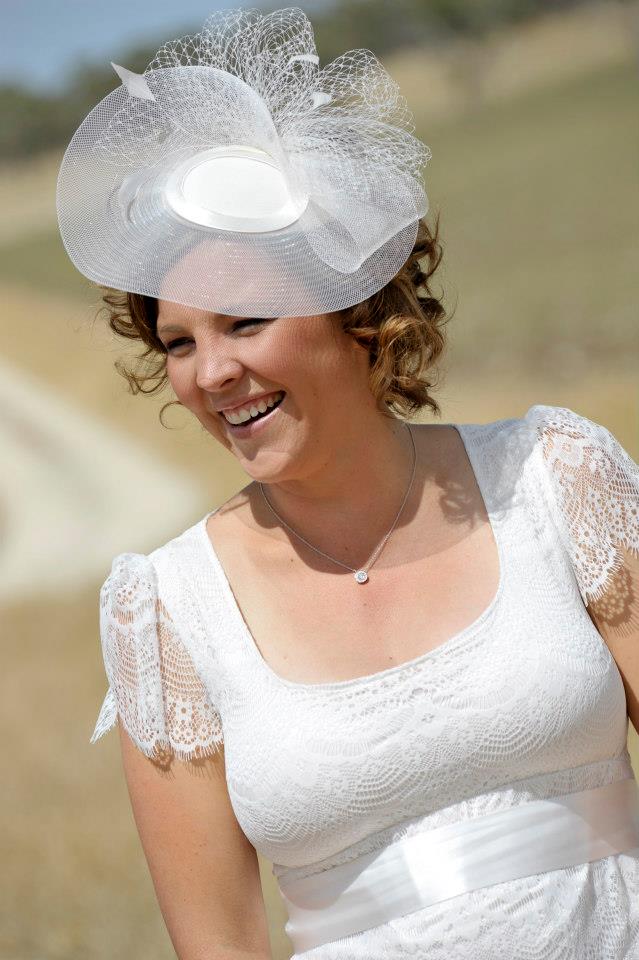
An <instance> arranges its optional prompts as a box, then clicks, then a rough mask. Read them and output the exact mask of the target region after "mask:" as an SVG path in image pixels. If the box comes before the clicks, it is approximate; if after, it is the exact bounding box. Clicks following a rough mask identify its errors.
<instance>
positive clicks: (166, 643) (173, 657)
mask: <svg viewBox="0 0 639 960" xmlns="http://www.w3.org/2000/svg"><path fill="white" fill-rule="evenodd" d="M100 635H101V641H102V652H103V657H104V666H105V670H106V674H107V677H108V680H109V689H108V691H107V694H106V697H105V699H104V702H103V705H102V709H101V711H100V714H99V717H98V721H97V723H96V727H95V730H94V732H93V735H92V737H91V743H94V742H95V741H96V740H98V739H99V738H100V737H101V736H102V735H103V734H104V733H106V731H107V730H109V729H110V728H111V727H112V726H113V725H114V724H115V722H116V719H117V717H118V715H119V716H120V719H121V720H122V723H123V724H124V727H125V729H126V731H127V733H128V734H129V736H130V737H131V739H132V740H133V742H134V743H135V744H136V745H137V746H138V747H139V749H140V750H141V751H142V752H143V753H144V754H145V755H146V756H148V757H152V758H154V759H157V760H159V761H165V760H167V759H168V758H170V757H171V756H173V755H175V756H177V757H178V758H179V759H181V760H189V759H194V758H197V757H201V756H205V755H208V754H210V753H213V752H215V750H216V749H217V747H218V745H219V744H220V743H221V742H222V724H221V719H220V716H219V714H218V712H217V710H216V709H215V707H214V706H213V704H212V703H211V700H210V697H209V695H208V693H207V690H206V688H205V686H204V684H203V682H202V680H201V679H200V677H199V675H198V673H197V672H196V670H195V668H194V665H193V662H192V660H191V657H190V655H189V653H188V651H187V649H186V647H185V644H184V643H183V641H182V639H181V638H180V636H179V634H178V631H177V629H176V627H175V624H174V622H173V620H172V618H171V617H170V615H169V613H168V611H167V609H166V606H165V604H164V602H163V601H162V600H161V599H160V598H159V596H158V589H157V577H156V574H155V569H154V566H153V564H152V562H151V561H150V560H149V558H148V557H146V556H144V555H142V554H135V553H124V554H120V555H119V556H117V557H116V558H115V559H114V561H113V564H112V568H111V573H110V574H109V576H108V577H107V579H106V581H105V582H104V584H103V586H102V589H101V591H100Z"/></svg>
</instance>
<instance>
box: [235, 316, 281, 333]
mask: <svg viewBox="0 0 639 960" xmlns="http://www.w3.org/2000/svg"><path fill="white" fill-rule="evenodd" d="M271 319H273V318H272V317H248V318H247V319H246V320H238V321H237V323H234V324H233V329H234V330H240V329H241V328H242V327H246V326H250V325H251V324H253V323H268V322H269V320H271Z"/></svg>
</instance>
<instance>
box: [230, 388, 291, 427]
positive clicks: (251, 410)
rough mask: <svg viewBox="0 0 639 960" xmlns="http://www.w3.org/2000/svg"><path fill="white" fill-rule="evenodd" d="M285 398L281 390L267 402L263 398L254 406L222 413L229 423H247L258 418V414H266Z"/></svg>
mask: <svg viewBox="0 0 639 960" xmlns="http://www.w3.org/2000/svg"><path fill="white" fill-rule="evenodd" d="M283 396H284V393H283V391H282V390H280V391H279V392H278V393H275V394H273V396H271V397H268V399H266V400H265V399H264V398H261V399H260V400H258V401H257V403H256V404H255V405H254V406H251V407H242V408H241V409H240V410H232V411H226V410H224V411H222V412H223V413H224V417H225V418H226V420H228V422H229V423H235V424H237V423H246V421H247V420H250V419H251V418H252V417H256V416H257V415H258V413H264V412H265V411H266V410H267V409H268V408H269V407H273V406H274V405H275V404H276V403H277V402H278V400H281V398H282V397H283Z"/></svg>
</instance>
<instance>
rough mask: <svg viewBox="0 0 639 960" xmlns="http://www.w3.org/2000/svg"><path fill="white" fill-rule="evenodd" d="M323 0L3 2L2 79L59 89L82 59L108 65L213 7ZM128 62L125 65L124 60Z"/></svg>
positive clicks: (310, 6)
mask: <svg viewBox="0 0 639 960" xmlns="http://www.w3.org/2000/svg"><path fill="white" fill-rule="evenodd" d="M324 5H325V3H324V2H323V0H310V2H309V0H302V2H299V3H296V2H295V0H290V2H286V0H283V2H281V3H265V0H247V2H245V3H243V2H241V0H238V2H237V3H228V2H226V3H224V2H221V0H0V15H1V23H0V83H7V82H11V81H16V82H18V83H19V84H20V85H21V86H25V87H28V88H30V89H34V90H49V91H50V92H52V93H53V92H56V91H57V90H59V89H60V88H61V87H62V86H63V85H64V83H65V80H66V78H67V74H68V72H69V70H70V68H71V66H72V65H73V63H74V62H77V61H89V62H93V61H97V62H102V63H103V64H105V65H108V63H109V61H110V60H115V61H116V63H118V62H120V60H119V58H120V57H121V56H122V53H123V52H124V51H126V48H127V47H128V46H136V45H138V44H140V43H147V42H148V43H150V44H151V45H153V44H154V43H155V41H157V45H158V46H159V45H160V44H161V43H163V42H164V41H165V40H172V39H174V37H178V36H180V35H181V34H182V33H188V32H194V31H197V30H198V29H199V28H200V27H201V26H202V24H203V22H204V20H205V19H206V17H207V16H208V15H209V14H210V13H213V11H214V10H226V9H233V8H235V7H243V8H245V9H250V8H254V7H258V8H260V9H262V8H263V9H268V10H273V9H277V8H278V7H286V6H300V7H302V9H304V10H305V11H306V12H307V13H308V14H309V16H310V15H311V14H312V11H313V10H316V9H318V8H319V7H321V6H324ZM124 65H125V66H126V64H124Z"/></svg>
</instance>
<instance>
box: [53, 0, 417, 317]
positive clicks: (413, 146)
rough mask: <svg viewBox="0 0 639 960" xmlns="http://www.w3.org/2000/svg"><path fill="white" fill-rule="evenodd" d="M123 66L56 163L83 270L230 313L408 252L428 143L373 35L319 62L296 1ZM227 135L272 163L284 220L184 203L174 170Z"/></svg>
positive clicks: (383, 273) (225, 17) (218, 25)
mask: <svg viewBox="0 0 639 960" xmlns="http://www.w3.org/2000/svg"><path fill="white" fill-rule="evenodd" d="M118 73H120V75H121V76H122V77H123V78H124V81H123V83H122V85H121V86H119V87H118V88H117V89H116V90H114V91H113V92H112V93H110V94H109V95H108V96H107V97H105V98H104V99H103V100H102V101H101V102H100V103H99V104H98V105H97V106H96V107H95V108H94V109H93V110H92V111H91V112H90V113H89V115H88V116H87V117H86V119H85V120H84V121H83V123H82V124H81V125H80V127H79V128H78V130H77V131H76V133H75V134H74V136H73V138H72V140H71V142H70V144H69V146H68V148H67V150H66V153H65V156H64V159H63V161H62V166H61V169H60V174H59V178H58V190H57V207H58V220H59V225H60V231H61V234H62V238H63V241H64V244H65V247H66V249H67V252H68V254H69V256H70V257H71V259H72V261H73V262H74V264H75V266H76V267H77V268H78V270H80V272H81V273H83V274H84V275H85V276H87V277H89V278H90V279H91V280H95V281H97V282H99V283H104V284H107V285H109V286H112V287H116V288H118V289H122V290H129V291H132V292H137V293H144V294H147V295H150V296H155V297H161V298H162V299H166V300H171V301H175V302H178V303H184V304H188V305H192V306H195V307H200V308H203V309H208V310H214V311H216V312H220V313H227V314H231V315H239V316H243V315H244V316H249V315H252V314H256V315H258V316H264V317H268V316H278V315H280V314H287V315H300V316H303V315H311V314H315V313H323V312H331V311H334V310H339V309H342V308H343V307H346V306H350V305H352V304H353V303H357V302H359V301H360V300H363V299H364V298H365V297H367V296H370V294H372V293H374V292H376V291H377V290H379V289H380V288H381V287H382V286H384V284H385V283H387V282H388V281H389V280H390V279H392V277H393V276H395V274H396V273H397V272H398V270H399V269H400V268H401V266H402V265H403V264H404V263H405V261H406V259H407V257H408V256H409V254H410V252H411V250H412V247H413V244H414V242H415V238H416V235H417V225H418V223H417V222H418V220H419V218H420V217H422V216H424V215H425V214H426V212H427V210H428V200H427V197H426V193H425V191H424V186H423V182H422V172H423V168H424V166H425V164H426V163H427V162H428V160H429V159H430V156H431V153H430V150H429V148H428V147H427V146H425V145H424V144H423V143H422V142H421V141H420V140H419V139H418V138H416V137H415V136H414V135H413V131H414V125H413V123H412V118H411V114H410V111H409V110H408V108H407V105H406V102H405V99H404V98H403V97H402V95H401V94H400V91H399V87H398V85H397V84H396V83H395V82H394V81H393V80H392V78H391V77H390V76H389V75H388V73H387V72H386V71H385V69H384V67H383V66H382V65H381V63H380V62H379V61H378V60H377V59H376V57H375V56H374V54H373V53H371V52H370V51H369V50H351V51H348V52H347V53H344V54H342V55H341V56H339V57H338V58H337V59H335V60H334V61H333V62H332V63H330V64H328V65H327V66H326V67H324V68H323V69H322V68H320V66H319V58H318V56H317V52H316V49H315V42H314V38H313V29H312V25H311V23H310V21H309V20H308V18H307V16H306V14H305V13H304V12H303V11H302V10H301V9H299V8H297V7H290V8H286V9H283V10H277V11H275V12H273V13H270V14H268V15H264V14H263V13H261V12H260V11H258V10H231V11H221V12H218V13H214V14H212V15H211V16H210V17H209V18H208V19H207V20H206V22H205V24H204V27H203V29H202V31H201V32H200V33H198V34H195V35H194V36H186V37H182V38H180V39H178V40H173V41H170V42H168V43H165V44H164V45H163V46H162V47H161V48H160V50H158V52H157V53H156V55H155V57H154V58H153V59H152V60H151V62H150V63H149V65H148V66H147V68H146V69H145V71H144V73H143V74H141V75H139V76H138V75H135V74H131V73H130V72H129V71H126V70H123V69H122V68H118ZM234 144H235V145H240V146H244V147H251V148H255V149H257V150H258V151H263V155H264V157H265V158H269V162H270V163H271V164H272V165H273V166H275V167H276V168H277V171H278V176H281V178H282V180H283V183H284V184H285V188H286V190H287V192H288V197H289V198H290V202H289V204H288V207H287V210H291V209H292V210H294V211H296V212H295V214H294V217H293V218H292V217H291V216H289V217H288V220H290V221H291V222H287V225H286V226H282V227H278V228H276V229H255V230H252V229H247V228H246V227H245V228H243V229H228V228H222V227H220V226H219V225H217V226H212V225H211V223H210V222H209V219H208V216H209V214H208V211H205V212H204V217H203V219H200V220H199V221H197V215H196V216H195V220H194V219H192V218H191V217H190V214H189V213H185V210H186V209H187V207H188V205H186V204H185V202H184V196H183V195H182V194H180V191H181V190H182V191H183V190H184V189H185V188H184V182H185V181H183V180H180V178H179V176H178V185H177V187H176V185H175V183H176V170H178V172H179V170H180V167H181V165H184V164H185V163H188V162H189V161H191V160H192V159H193V158H198V157H199V156H200V155H202V156H204V154H205V152H206V153H210V152H211V151H213V150H215V149H220V148H228V147H229V146H230V145H234ZM262 169H263V166H262ZM247 189H250V184H248V185H247ZM178 194H179V196H177V200H176V199H175V198H176V195H178ZM241 199H242V197H239V196H238V203H239V200H241ZM244 200H246V196H244ZM178 201H179V203H178ZM229 202H231V201H229ZM256 206H257V204H256ZM196 221H197V222H196ZM247 223H248V224H249V226H250V221H247Z"/></svg>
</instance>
